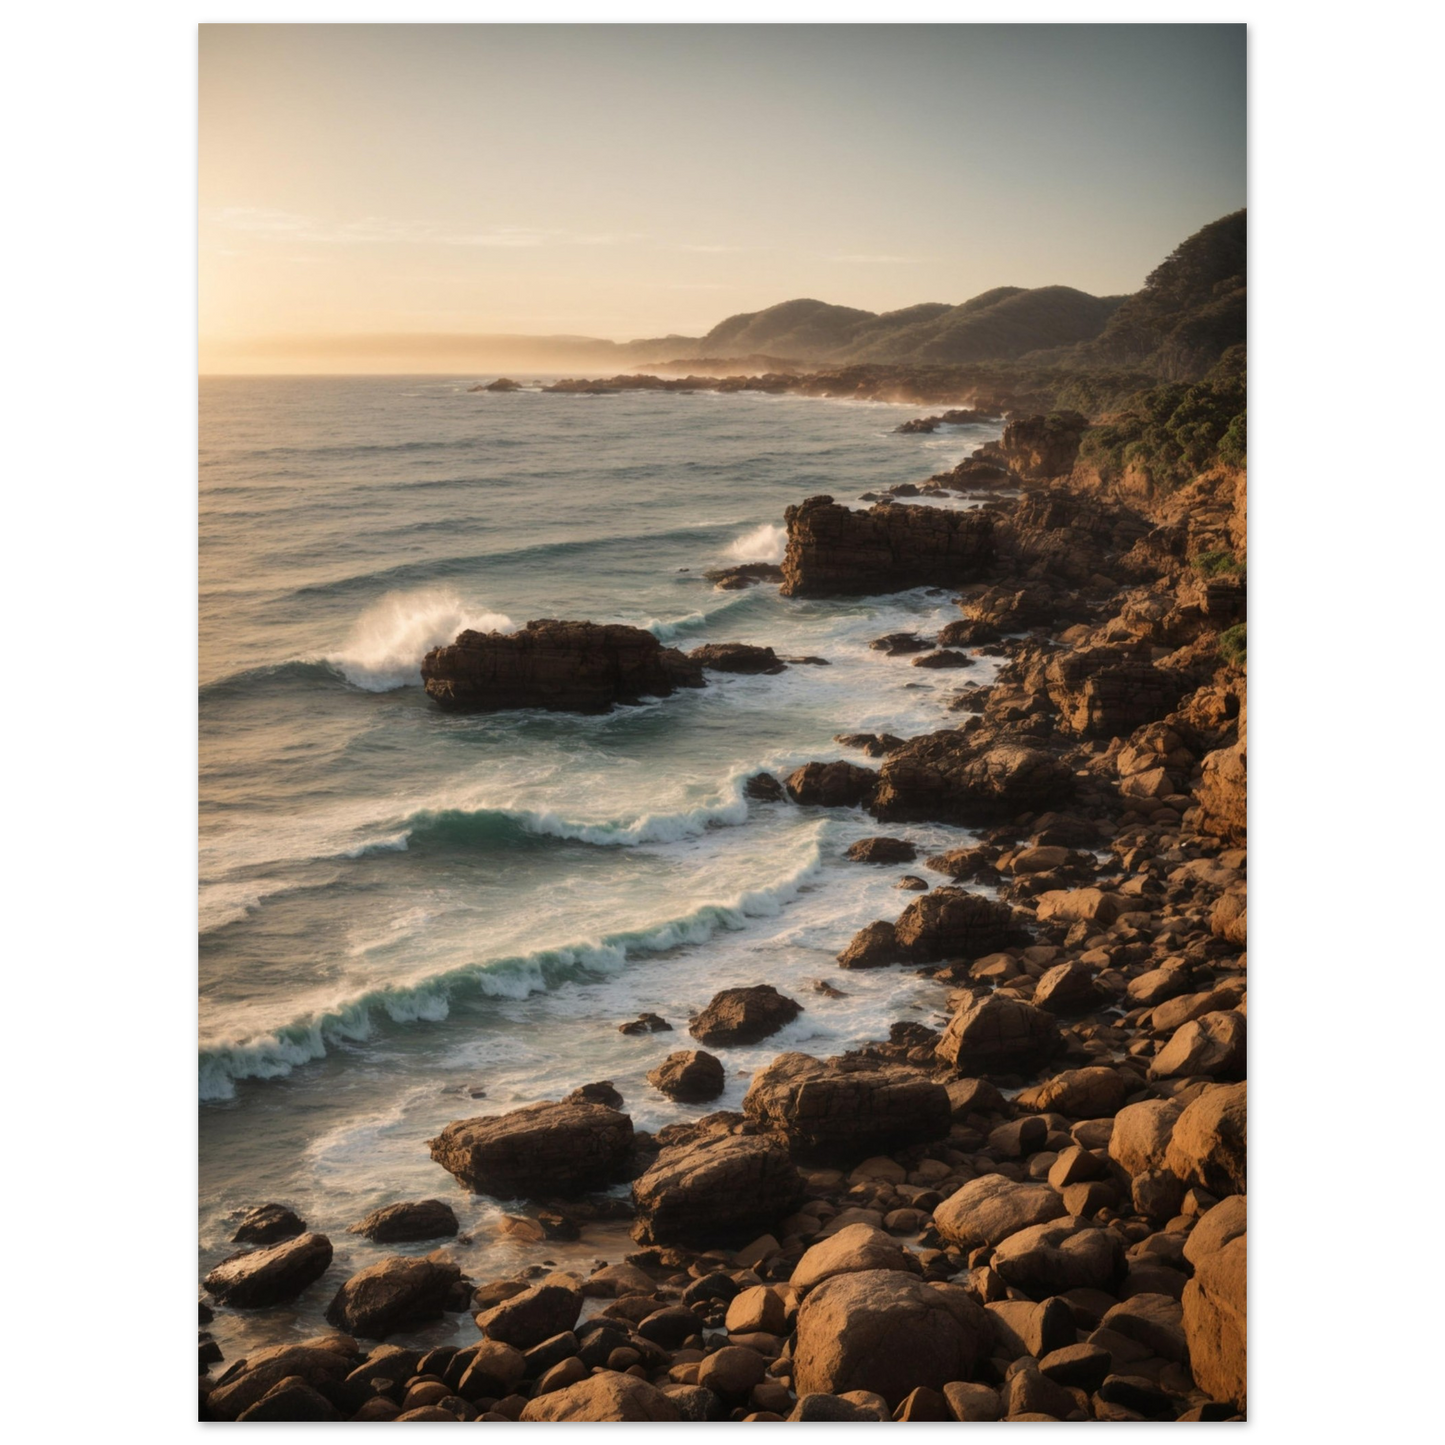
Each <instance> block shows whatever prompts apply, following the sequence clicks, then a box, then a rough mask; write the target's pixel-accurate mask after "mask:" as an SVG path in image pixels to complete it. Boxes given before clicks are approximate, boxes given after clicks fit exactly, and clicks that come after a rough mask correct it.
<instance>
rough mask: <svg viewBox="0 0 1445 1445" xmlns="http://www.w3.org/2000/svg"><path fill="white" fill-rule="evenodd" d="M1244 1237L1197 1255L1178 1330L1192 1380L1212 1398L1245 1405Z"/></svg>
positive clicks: (1239, 1405) (1245, 1239)
mask: <svg viewBox="0 0 1445 1445" xmlns="http://www.w3.org/2000/svg"><path fill="white" fill-rule="evenodd" d="M1247 1239H1248V1236H1247V1235H1244V1234H1239V1235H1236V1236H1235V1237H1234V1238H1233V1239H1231V1240H1230V1241H1229V1242H1228V1243H1227V1244H1225V1245H1224V1246H1223V1247H1222V1248H1221V1249H1218V1250H1216V1251H1214V1252H1213V1253H1211V1254H1208V1255H1206V1256H1204V1257H1203V1258H1201V1259H1200V1260H1199V1262H1198V1263H1197V1264H1196V1266H1195V1270H1194V1278H1193V1279H1191V1280H1190V1281H1189V1282H1188V1283H1187V1284H1186V1285H1185V1286H1184V1299H1183V1328H1184V1335H1185V1339H1186V1341H1187V1343H1188V1347H1189V1363H1190V1369H1191V1371H1192V1373H1193V1375H1194V1379H1195V1383H1196V1384H1198V1386H1199V1388H1200V1389H1201V1390H1204V1391H1205V1392H1206V1393H1207V1394H1209V1395H1211V1396H1213V1397H1214V1399H1216V1400H1227V1401H1228V1402H1229V1403H1230V1404H1232V1405H1234V1406H1235V1407H1236V1408H1237V1409H1239V1410H1240V1411H1241V1412H1242V1411H1243V1410H1244V1409H1245V1407H1246V1388H1245V1386H1246V1380H1247V1369H1246V1365H1247V1360H1246V1328H1245V1325H1246V1319H1247V1309H1246V1304H1247V1284H1248V1270H1247V1267H1246V1266H1247V1249H1248V1245H1247Z"/></svg>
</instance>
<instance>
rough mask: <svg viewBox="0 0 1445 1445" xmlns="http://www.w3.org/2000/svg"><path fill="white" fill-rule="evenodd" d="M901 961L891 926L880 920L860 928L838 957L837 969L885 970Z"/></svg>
mask: <svg viewBox="0 0 1445 1445" xmlns="http://www.w3.org/2000/svg"><path fill="white" fill-rule="evenodd" d="M901 961H902V960H901V959H900V957H899V950H898V940H897V938H896V936H895V935H894V932H893V925H892V924H891V923H888V922H886V921H885V920H883V919H881V918H880V919H879V920H878V921H877V922H876V923H870V924H867V925H866V926H865V927H863V928H860V929H859V930H858V932H857V933H855V934H854V935H853V937H852V938H851V939H850V940H849V943H848V946H847V948H845V949H844V950H843V952H842V953H840V954H839V955H838V967H839V968H887V967H888V966H889V965H890V964H894V963H899V962H901Z"/></svg>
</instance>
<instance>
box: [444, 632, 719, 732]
mask: <svg viewBox="0 0 1445 1445" xmlns="http://www.w3.org/2000/svg"><path fill="white" fill-rule="evenodd" d="M421 672H422V677H423V679H424V680H425V682H426V690H427V695H428V696H429V697H431V698H432V699H434V700H435V701H436V702H438V703H439V704H440V705H441V706H442V707H444V708H447V709H450V710H455V711H463V712H492V711H497V710H500V709H505V708H550V709H553V710H558V711H564V712H605V711H607V709H608V708H610V707H611V706H612V705H613V704H614V703H635V702H640V701H641V700H642V699H643V698H645V697H667V696H668V695H669V694H671V693H672V692H674V691H676V689H678V688H680V687H701V686H702V685H703V676H702V668H701V667H700V666H698V664H697V663H695V662H691V661H689V660H688V659H687V658H686V657H684V656H683V654H682V653H681V652H678V651H677V650H676V649H675V648H670V647H666V648H665V647H663V646H662V644H661V643H660V642H658V640H657V638H655V637H654V636H653V635H652V633H650V632H647V631H645V630H644V629H642V628H640V627H626V626H623V625H622V624H620V623H612V624H607V625H603V624H599V623H595V622H558V621H555V620H552V619H547V620H544V621H539V622H529V623H528V624H527V626H526V628H525V629H524V630H523V631H521V632H512V633H504V632H472V631H467V632H463V633H461V634H459V636H458V637H457V640H456V641H455V642H454V643H452V644H451V645H450V646H447V647H438V648H433V649H432V651H431V652H429V653H427V655H426V657H425V658H424V659H423V660H422V666H421Z"/></svg>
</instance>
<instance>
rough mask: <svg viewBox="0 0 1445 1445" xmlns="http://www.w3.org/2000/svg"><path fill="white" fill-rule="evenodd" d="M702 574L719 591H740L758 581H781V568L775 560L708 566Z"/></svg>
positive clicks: (756, 583) (753, 585)
mask: <svg viewBox="0 0 1445 1445" xmlns="http://www.w3.org/2000/svg"><path fill="white" fill-rule="evenodd" d="M702 575H703V576H704V577H705V578H707V580H708V581H709V582H711V583H712V585H713V586H714V587H716V588H717V589H718V590H719V591H720V592H741V591H742V590H743V589H744V588H745V587H756V586H757V585H758V583H760V582H781V581H782V580H783V569H782V568H781V567H779V566H778V564H777V563H776V562H742V563H739V564H738V565H737V566H736V567H709V568H708V569H707V571H706V572H704V573H703V574H702Z"/></svg>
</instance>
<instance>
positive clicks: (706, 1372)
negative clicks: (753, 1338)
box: [697, 1345, 768, 1399]
mask: <svg viewBox="0 0 1445 1445" xmlns="http://www.w3.org/2000/svg"><path fill="white" fill-rule="evenodd" d="M767 1372H768V1362H767V1361H766V1360H765V1359H764V1358H763V1357H762V1356H761V1355H760V1354H759V1353H758V1352H757V1351H756V1350H750V1349H748V1348H746V1346H743V1345H724V1346H723V1347H722V1349H720V1350H714V1351H713V1352H712V1354H710V1355H708V1356H707V1357H706V1359H704V1360H703V1361H702V1363H701V1364H699V1365H698V1367H697V1382H698V1384H699V1385H700V1386H701V1387H702V1388H703V1389H704V1390H711V1391H712V1392H713V1394H715V1395H720V1396H722V1397H723V1398H724V1399H733V1398H736V1397H738V1396H741V1395H746V1394H747V1393H748V1392H749V1391H750V1390H752V1389H753V1388H754V1387H755V1386H757V1385H761V1384H762V1382H763V1380H764V1378H765V1377H766V1375H767Z"/></svg>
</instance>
